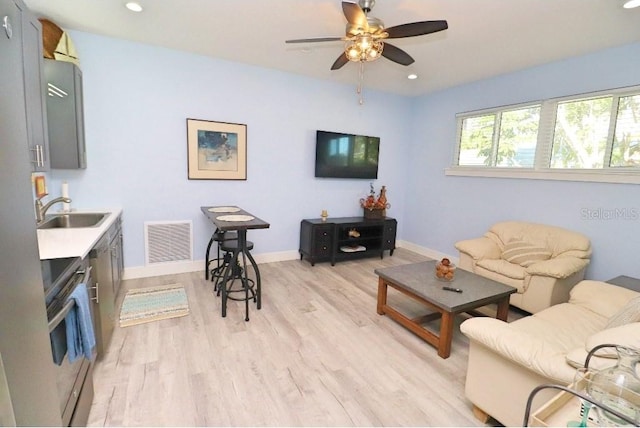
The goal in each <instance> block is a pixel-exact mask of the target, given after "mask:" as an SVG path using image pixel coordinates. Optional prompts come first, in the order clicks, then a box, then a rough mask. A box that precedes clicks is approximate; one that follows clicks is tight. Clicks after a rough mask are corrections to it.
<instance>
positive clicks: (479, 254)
mask: <svg viewBox="0 0 640 428" xmlns="http://www.w3.org/2000/svg"><path fill="white" fill-rule="evenodd" d="M455 247H456V248H457V249H458V251H460V252H462V253H466V254H468V255H470V256H471V258H472V259H473V260H481V259H499V258H500V255H501V254H502V252H501V251H500V248H499V247H498V245H497V244H496V243H495V242H493V241H492V240H491V239H489V238H486V237H484V236H483V237H481V238H475V239H466V240H464V241H458V242H456V244H455Z"/></svg>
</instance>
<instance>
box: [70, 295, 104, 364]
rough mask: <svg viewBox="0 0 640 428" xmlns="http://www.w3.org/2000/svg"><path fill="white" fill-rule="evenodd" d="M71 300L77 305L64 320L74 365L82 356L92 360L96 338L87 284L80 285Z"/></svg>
mask: <svg viewBox="0 0 640 428" xmlns="http://www.w3.org/2000/svg"><path fill="white" fill-rule="evenodd" d="M71 299H73V301H74V303H75V305H73V308H72V309H71V310H70V311H69V313H68V314H67V316H66V317H65V319H64V320H65V323H66V324H67V350H68V351H69V362H71V363H73V362H74V361H75V360H77V359H78V358H80V357H81V356H82V355H84V356H85V358H87V359H89V360H90V359H91V357H92V353H93V348H94V347H95V346H96V336H95V333H94V331H93V324H92V323H91V309H90V308H89V294H88V293H87V286H86V284H78V286H77V287H76V288H75V290H73V291H72V292H71V294H70V295H69V297H68V298H67V301H68V300H71Z"/></svg>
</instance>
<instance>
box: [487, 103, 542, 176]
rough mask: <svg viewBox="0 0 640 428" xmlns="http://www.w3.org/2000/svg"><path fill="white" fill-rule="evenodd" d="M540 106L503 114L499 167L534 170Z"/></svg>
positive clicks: (499, 142)
mask: <svg viewBox="0 0 640 428" xmlns="http://www.w3.org/2000/svg"><path fill="white" fill-rule="evenodd" d="M539 123H540V106H536V107H528V108H523V109H520V110H512V111H506V112H504V113H502V117H501V120H500V139H499V140H498V159H497V166H507V167H521V168H533V163H534V160H535V157H536V142H537V141H538V124H539Z"/></svg>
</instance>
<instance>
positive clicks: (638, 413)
mask: <svg viewBox="0 0 640 428" xmlns="http://www.w3.org/2000/svg"><path fill="white" fill-rule="evenodd" d="M615 349H616V352H617V353H618V363H617V364H616V365H615V366H613V367H609V368H606V369H603V370H600V371H597V372H595V374H594V375H593V378H592V381H591V390H590V391H589V394H590V395H591V397H592V398H593V399H594V400H595V401H597V402H600V403H602V404H604V405H605V406H608V407H610V408H611V409H613V410H616V411H618V412H619V413H620V414H622V415H625V416H627V417H628V419H629V420H632V421H636V423H637V422H638V421H639V420H640V378H639V377H638V375H637V373H636V365H637V364H638V363H639V362H640V351H638V350H637V349H633V348H627V347H624V346H616V347H615ZM596 409H597V410H598V415H599V417H600V423H602V424H605V425H613V426H624V425H628V424H629V422H627V421H624V420H622V419H621V418H619V417H617V416H615V415H613V414H611V413H609V412H605V411H603V410H602V409H600V408H599V407H597V406H596Z"/></svg>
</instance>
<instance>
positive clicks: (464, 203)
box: [402, 43, 640, 279]
mask: <svg viewBox="0 0 640 428" xmlns="http://www.w3.org/2000/svg"><path fill="white" fill-rule="evenodd" d="M469 66H473V65H472V64H469ZM638 70H640V43H639V44H633V45H628V46H623V47H619V48H615V49H609V50H607V51H603V52H600V53H597V54H592V55H588V56H583V57H578V58H570V59H566V60H564V61H560V62H556V63H552V64H548V65H544V66H541V67H536V68H532V69H528V70H524V71H521V72H517V73H511V74H508V75H504V76H500V77H496V78H493V79H488V80H484V81H480V82H475V83H472V84H468V85H464V86H459V87H456V88H452V89H449V90H446V91H442V92H439V93H436V94H431V95H428V96H425V97H421V98H417V99H415V100H413V108H412V111H413V120H412V123H413V127H414V128H413V134H414V135H415V138H414V142H415V144H414V145H413V146H412V148H411V156H410V157H409V169H410V170H411V171H412V172H413V174H412V179H410V180H409V181H407V195H406V197H405V198H406V204H405V210H406V211H405V215H404V225H403V227H404V229H403V236H402V238H403V239H405V240H409V241H411V242H414V243H416V244H418V245H421V246H423V247H426V248H430V249H433V250H436V251H440V252H442V253H445V254H453V255H456V254H457V250H456V249H455V247H454V243H455V242H456V241H458V240H461V239H468V238H472V237H476V236H481V235H482V234H483V233H484V232H485V231H486V230H487V229H488V228H489V226H490V225H491V224H493V223H495V222H498V221H501V220H527V221H532V222H538V223H546V224H552V225H557V226H561V227H566V228H569V229H572V230H576V231H579V232H582V233H584V234H586V235H587V236H589V237H590V238H591V240H592V245H593V258H592V263H591V265H590V267H589V268H588V271H587V277H588V278H593V279H608V278H610V277H613V276H617V275H630V276H634V277H640V263H639V254H640V216H638V215H637V214H638V213H640V186H638V185H625V184H601V183H578V182H563V181H543V180H516V179H494V178H471V177H469V178H468V177H451V176H445V174H444V169H445V168H447V167H448V166H450V165H451V161H452V157H453V148H454V144H455V139H456V120H455V115H456V113H460V112H465V111H470V110H476V109H482V108H488V107H495V106H500V105H509V104H515V103H521V102H527V101H533V100H540V99H547V98H553V97H560V96H564V95H572V94H579V93H584V92H589V91H596V90H604V89H610V88H616V87H624V86H632V85H640V73H638ZM615 209H620V210H624V209H626V210H627V212H628V213H629V212H631V211H632V210H635V213H636V215H635V216H634V215H631V216H629V218H624V217H617V218H609V219H603V218H595V219H586V218H585V215H584V214H585V210H591V212H593V213H596V214H597V213H599V212H601V211H600V210H615Z"/></svg>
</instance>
